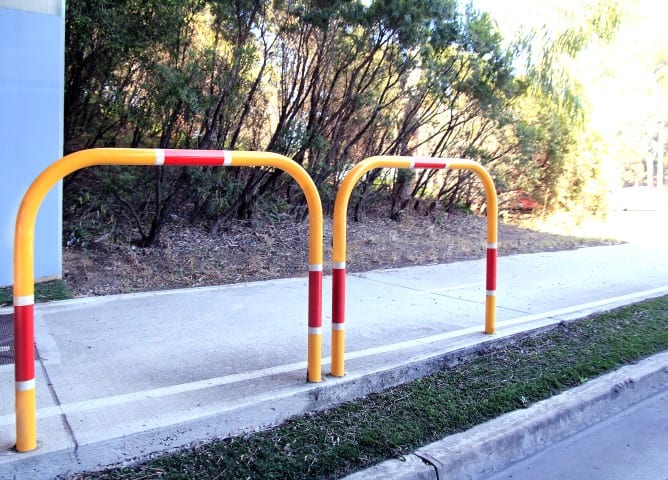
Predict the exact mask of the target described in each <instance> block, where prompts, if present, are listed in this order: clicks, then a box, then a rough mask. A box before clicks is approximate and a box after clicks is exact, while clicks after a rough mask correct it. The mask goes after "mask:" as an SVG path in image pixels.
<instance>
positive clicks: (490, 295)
mask: <svg viewBox="0 0 668 480" xmlns="http://www.w3.org/2000/svg"><path fill="white" fill-rule="evenodd" d="M487 296H488V297H495V296H496V290H487Z"/></svg>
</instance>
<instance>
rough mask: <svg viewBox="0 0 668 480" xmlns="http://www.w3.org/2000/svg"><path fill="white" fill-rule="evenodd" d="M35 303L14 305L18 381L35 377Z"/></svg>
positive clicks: (15, 365)
mask: <svg viewBox="0 0 668 480" xmlns="http://www.w3.org/2000/svg"><path fill="white" fill-rule="evenodd" d="M33 309H34V305H23V306H18V307H14V374H15V379H16V381H17V382H25V381H28V380H33V379H34V378H35V329H34V325H35V322H34V320H33V318H34V317H33Z"/></svg>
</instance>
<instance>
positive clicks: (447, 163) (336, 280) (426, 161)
mask: <svg viewBox="0 0 668 480" xmlns="http://www.w3.org/2000/svg"><path fill="white" fill-rule="evenodd" d="M374 168H451V169H468V170H472V171H473V172H475V173H476V175H477V176H478V177H479V178H480V180H481V181H482V183H483V186H484V189H485V195H486V197H487V280H486V296H485V333H488V334H493V333H494V331H495V329H496V264H497V230H498V219H497V217H498V202H497V198H496V190H495V188H494V182H493V181H492V177H491V176H490V175H489V173H488V172H487V170H485V168H484V167H483V166H482V165H480V164H479V163H478V162H474V161H472V160H465V159H441V158H423V157H401V156H376V157H370V158H367V159H365V160H362V161H361V162H360V163H358V164H357V165H355V167H354V168H353V169H352V170H351V171H350V172H348V174H347V175H346V177H345V178H344V180H343V182H342V183H341V187H340V188H339V191H338V192H337V195H336V200H335V202H334V219H333V235H332V237H333V238H332V370H331V373H332V375H333V376H335V377H341V376H343V375H344V374H345V365H344V362H345V360H344V355H345V309H346V222H347V212H348V202H349V200H350V195H351V194H352V191H353V188H354V187H355V185H357V182H359V180H360V179H361V178H362V176H363V175H364V174H365V173H367V172H368V171H369V170H372V169H374Z"/></svg>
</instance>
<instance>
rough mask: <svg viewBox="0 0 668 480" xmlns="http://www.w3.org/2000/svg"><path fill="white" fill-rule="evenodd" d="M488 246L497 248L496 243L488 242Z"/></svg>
mask: <svg viewBox="0 0 668 480" xmlns="http://www.w3.org/2000/svg"><path fill="white" fill-rule="evenodd" d="M487 248H496V243H488V244H487Z"/></svg>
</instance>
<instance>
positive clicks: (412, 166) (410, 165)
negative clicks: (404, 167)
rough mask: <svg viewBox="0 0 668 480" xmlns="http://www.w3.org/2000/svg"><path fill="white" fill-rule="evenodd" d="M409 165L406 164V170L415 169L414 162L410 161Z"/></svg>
mask: <svg viewBox="0 0 668 480" xmlns="http://www.w3.org/2000/svg"><path fill="white" fill-rule="evenodd" d="M410 162H411V163H410V164H408V168H415V160H411V161H410Z"/></svg>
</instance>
